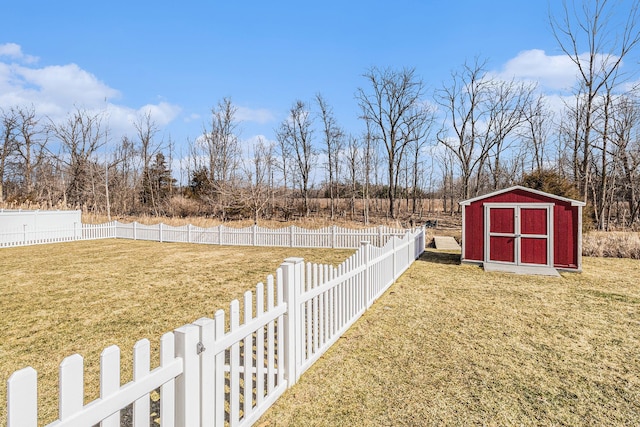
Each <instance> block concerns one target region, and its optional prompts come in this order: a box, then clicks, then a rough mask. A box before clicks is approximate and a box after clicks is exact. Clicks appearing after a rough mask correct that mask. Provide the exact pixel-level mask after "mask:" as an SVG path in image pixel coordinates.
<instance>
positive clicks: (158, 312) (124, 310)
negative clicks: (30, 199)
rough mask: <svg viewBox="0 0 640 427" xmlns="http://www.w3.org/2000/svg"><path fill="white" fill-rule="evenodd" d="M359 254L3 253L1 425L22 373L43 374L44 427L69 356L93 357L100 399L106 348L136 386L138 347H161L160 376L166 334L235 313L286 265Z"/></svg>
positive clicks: (89, 248)
mask: <svg viewBox="0 0 640 427" xmlns="http://www.w3.org/2000/svg"><path fill="white" fill-rule="evenodd" d="M352 253H353V251H352V250H325V249H313V250H308V249H288V248H254V247H220V246H211V245H195V244H178V243H154V242H142V241H131V240H101V241H87V242H73V243H60V244H52V245H41V246H30V247H20V248H8V249H0V272H2V276H1V277H2V280H1V281H0V312H1V313H2V315H1V316H0V380H1V382H2V386H1V387H0V402H2V403H0V426H4V425H6V405H5V402H6V381H7V379H8V378H9V376H10V375H11V374H12V373H13V372H14V371H15V370H18V369H21V368H24V367H26V366H32V367H33V368H34V369H36V370H37V371H38V382H39V386H38V395H39V401H40V405H41V412H40V423H48V422H51V421H53V420H55V419H56V418H57V405H58V398H57V381H58V365H59V364H60V362H61V361H62V359H63V358H64V357H66V356H70V355H71V354H73V353H79V354H81V355H82V356H83V357H84V359H85V372H86V380H85V392H86V394H87V395H88V400H87V401H90V400H93V399H95V398H97V397H98V385H99V384H98V372H99V360H100V352H101V351H102V350H103V349H104V348H105V347H107V346H109V345H112V344H116V345H118V346H119V347H120V349H121V354H122V360H123V370H122V380H123V383H124V382H127V381H130V380H131V353H132V348H133V345H134V344H135V342H136V341H137V340H139V339H142V338H148V339H149V340H150V341H151V346H152V355H153V356H152V357H154V359H153V360H152V367H155V366H157V365H158V354H157V351H158V347H159V339H160V336H161V335H162V334H163V333H165V332H168V331H171V330H173V329H175V328H177V327H180V326H182V325H184V324H186V323H190V322H192V321H194V320H196V319H198V318H199V317H202V316H209V317H211V316H213V314H214V313H215V311H216V310H218V309H221V308H224V309H228V306H229V303H230V302H231V301H232V300H233V299H238V298H241V297H242V294H243V293H244V292H245V291H247V290H250V289H254V287H255V285H256V284H257V283H258V282H260V281H264V280H265V278H266V276H267V275H268V274H273V273H275V271H276V269H277V268H278V266H279V265H280V264H281V263H282V261H283V260H284V259H285V258H287V257H291V256H299V257H303V258H305V260H307V261H312V262H319V263H320V262H322V263H330V264H334V265H337V264H339V263H341V262H342V261H344V260H345V259H346V258H347V257H348V256H349V255H351V254H352Z"/></svg>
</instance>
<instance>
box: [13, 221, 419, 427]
mask: <svg viewBox="0 0 640 427" xmlns="http://www.w3.org/2000/svg"><path fill="white" fill-rule="evenodd" d="M116 230H117V228H116ZM121 231H122V230H121ZM132 231H133V232H134V234H137V233H138V232H140V233H141V235H143V236H147V237H151V236H152V235H153V233H157V234H156V237H160V234H161V235H162V238H164V237H165V236H166V238H167V239H173V238H176V236H177V235H178V234H177V233H178V231H175V230H172V231H171V232H169V233H168V234H166V235H165V234H164V232H165V231H167V230H163V229H162V228H155V229H153V227H152V228H148V227H146V226H143V227H140V228H139V229H138V228H137V227H135V226H134V228H133V230H132V229H125V232H126V233H131V232H132ZM194 231H195V233H194ZM199 231H202V230H196V229H195V228H194V227H192V228H187V229H186V230H181V231H180V232H183V233H184V232H187V234H189V233H191V237H192V238H193V237H194V236H198V232H199ZM218 231H219V232H220V230H218ZM172 232H174V233H175V234H173V235H172V234H171V233H172ZM208 232H209V231H204V233H208ZM201 236H208V234H202V235H201ZM126 238H132V237H131V235H130V234H129V235H128V237H126ZM244 238H246V236H245V237H239V239H244ZM325 238H326V236H325ZM424 243H425V242H424V230H423V229H420V230H415V231H413V232H406V233H405V234H404V235H403V236H401V237H392V238H390V239H389V240H388V242H387V243H386V245H385V246H384V247H381V248H378V247H375V246H372V245H371V244H370V243H369V242H366V241H365V242H360V248H359V249H358V251H356V253H354V254H353V255H352V256H351V257H349V258H348V259H347V260H345V261H344V262H343V263H342V264H340V265H339V266H338V267H337V268H336V267H333V266H330V265H317V264H305V263H304V260H303V259H302V258H288V259H286V260H285V261H284V263H283V264H282V265H281V267H280V268H279V269H278V270H277V271H276V274H275V276H269V277H268V278H267V280H266V286H265V285H264V284H262V283H259V284H258V285H257V286H256V287H255V289H254V290H253V291H249V292H246V293H245V294H244V298H243V300H242V303H241V302H239V301H237V300H236V301H232V302H231V304H230V306H229V310H228V312H225V311H224V310H219V311H218V312H216V313H215V316H214V318H213V319H210V318H201V319H199V320H197V321H196V322H194V323H193V324H189V325H184V326H182V327H180V328H178V329H176V330H174V331H173V332H169V333H167V334H165V335H163V337H162V339H161V345H160V366H158V367H156V368H154V369H150V362H149V361H150V351H149V341H148V340H146V339H143V340H140V341H138V343H137V344H136V345H135V347H134V356H133V367H134V368H133V371H134V378H133V381H131V382H129V383H127V384H124V385H121V384H120V349H119V348H118V347H116V346H111V347H108V348H106V349H105V350H104V351H103V352H102V356H101V375H100V398H98V399H97V400H95V401H93V402H90V403H88V404H86V405H85V404H84V390H83V381H84V380H83V359H82V357H81V356H80V355H77V354H76V355H73V356H69V357H67V358H66V359H64V361H63V362H62V364H61V365H60V372H59V383H60V391H59V399H60V410H59V419H58V420H56V421H54V422H53V423H51V424H49V425H48V426H47V427H61V426H74V427H75V426H93V425H95V424H96V423H101V425H102V426H114V427H115V426H119V425H120V424H119V423H120V421H121V420H120V417H121V412H120V411H121V410H122V409H124V408H126V407H128V406H129V405H131V404H133V419H134V425H135V426H138V425H145V426H147V425H149V411H150V409H149V395H150V393H152V392H154V391H156V390H158V389H159V395H160V425H161V426H163V427H164V426H171V427H173V426H213V427H215V426H220V427H221V426H225V425H230V426H241V427H244V426H250V425H252V424H253V423H254V422H255V421H256V420H257V419H258V418H259V417H260V416H261V415H262V414H263V413H264V412H265V411H266V410H267V409H268V408H269V407H270V406H271V405H272V404H273V403H274V402H275V401H276V399H277V398H278V397H279V396H280V395H282V393H283V392H284V391H285V390H286V389H287V388H289V387H291V386H293V385H294V384H295V383H296V382H297V381H298V379H299V378H300V375H302V374H303V373H304V372H305V371H306V370H307V369H308V368H309V367H310V366H311V365H312V364H313V363H314V362H315V361H316V360H318V358H319V357H320V356H321V355H322V354H323V353H324V352H325V351H326V350H327V349H328V348H329V347H330V346H331V345H332V344H333V343H335V342H336V340H337V339H338V338H339V337H340V336H341V335H342V334H343V333H344V332H345V331H346V330H347V329H348V328H349V327H350V326H351V325H352V324H353V323H354V322H355V321H356V320H357V319H358V318H359V317H360V316H361V315H362V314H363V313H364V312H365V310H366V309H367V308H368V307H370V306H371V304H373V302H374V301H375V300H376V299H377V298H378V297H380V296H381V295H382V294H383V293H384V292H385V291H386V290H387V289H388V288H389V287H390V286H391V285H392V284H393V283H394V282H395V280H396V279H397V278H398V277H399V276H400V275H401V274H402V272H404V271H405V270H406V269H407V268H409V266H410V265H411V264H412V263H413V262H414V260H415V259H416V258H417V257H419V256H420V254H422V252H423V250H424ZM307 244H311V243H310V242H307ZM227 313H228V314H227ZM227 319H228V320H227ZM46 392H47V393H51V392H53V391H49V390H47V391H46ZM7 399H8V401H7V410H8V412H7V426H8V427H36V426H37V425H38V410H37V408H38V402H37V373H36V371H35V370H33V369H32V368H30V367H27V368H24V369H22V370H20V371H16V372H15V373H14V374H13V375H12V376H11V377H10V378H9V381H8V384H7Z"/></svg>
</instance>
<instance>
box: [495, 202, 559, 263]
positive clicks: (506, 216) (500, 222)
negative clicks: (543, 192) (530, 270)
mask: <svg viewBox="0 0 640 427" xmlns="http://www.w3.org/2000/svg"><path fill="white" fill-rule="evenodd" d="M484 209H485V212H484V213H485V248H484V260H485V262H498V263H507V264H513V265H544V266H550V267H551V266H553V241H552V240H553V239H552V236H553V205H552V204H538V203H525V204H509V203H486V204H485V205H484Z"/></svg>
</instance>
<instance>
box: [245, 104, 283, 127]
mask: <svg viewBox="0 0 640 427" xmlns="http://www.w3.org/2000/svg"><path fill="white" fill-rule="evenodd" d="M275 118H276V117H275V114H273V113H272V112H271V111H269V110H267V109H265V108H258V109H251V108H247V107H238V109H237V111H236V119H237V120H238V121H241V122H256V123H259V124H261V125H263V124H266V123H270V122H273V121H274V120H275Z"/></svg>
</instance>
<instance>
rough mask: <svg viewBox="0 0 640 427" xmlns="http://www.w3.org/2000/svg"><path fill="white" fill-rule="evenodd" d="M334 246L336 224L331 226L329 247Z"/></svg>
mask: <svg viewBox="0 0 640 427" xmlns="http://www.w3.org/2000/svg"><path fill="white" fill-rule="evenodd" d="M335 247H336V226H335V225H334V226H332V227H331V249H335Z"/></svg>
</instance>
